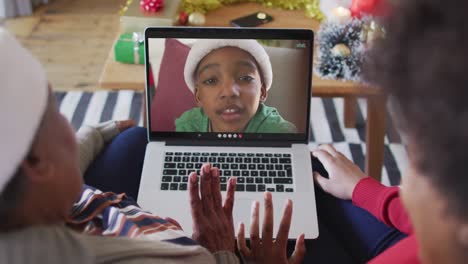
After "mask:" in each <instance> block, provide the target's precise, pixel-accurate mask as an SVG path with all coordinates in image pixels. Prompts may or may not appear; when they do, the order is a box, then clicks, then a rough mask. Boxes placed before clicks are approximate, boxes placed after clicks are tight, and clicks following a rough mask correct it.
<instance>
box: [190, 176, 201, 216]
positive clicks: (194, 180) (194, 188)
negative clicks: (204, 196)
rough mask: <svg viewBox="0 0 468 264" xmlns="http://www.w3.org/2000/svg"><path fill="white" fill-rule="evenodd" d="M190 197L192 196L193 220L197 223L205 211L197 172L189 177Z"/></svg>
mask: <svg viewBox="0 0 468 264" xmlns="http://www.w3.org/2000/svg"><path fill="white" fill-rule="evenodd" d="M189 179H190V181H189V193H190V194H189V196H190V207H191V212H192V218H193V220H194V222H197V221H198V219H199V216H200V214H201V213H202V211H203V208H202V205H201V200H200V196H199V191H198V176H197V173H196V172H192V173H190V175H189Z"/></svg>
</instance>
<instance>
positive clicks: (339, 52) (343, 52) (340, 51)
mask: <svg viewBox="0 0 468 264" xmlns="http://www.w3.org/2000/svg"><path fill="white" fill-rule="evenodd" d="M330 52H331V55H332V56H334V57H347V56H349V55H351V49H349V47H348V46H346V45H345V44H343V43H340V44H336V45H335V46H334V47H333V48H332V49H331V50H330Z"/></svg>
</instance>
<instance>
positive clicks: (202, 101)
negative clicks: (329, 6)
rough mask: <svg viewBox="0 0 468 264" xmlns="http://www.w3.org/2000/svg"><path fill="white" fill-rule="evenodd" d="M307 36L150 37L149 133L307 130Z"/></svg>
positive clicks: (218, 134)
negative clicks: (233, 37)
mask: <svg viewBox="0 0 468 264" xmlns="http://www.w3.org/2000/svg"><path fill="white" fill-rule="evenodd" d="M310 45H311V43H310V41H309V40H284V39H281V40H272V39H261V40H255V39H174V38H167V39H164V38H150V39H149V40H148V50H147V51H148V57H147V58H148V62H149V67H150V68H149V70H148V79H147V80H148V85H149V93H148V96H149V101H148V103H149V111H150V112H149V125H150V127H151V131H152V132H172V133H173V132H190V133H197V134H198V135H202V134H205V133H207V134H211V135H213V136H216V137H219V138H223V137H224V138H227V137H229V138H242V137H246V136H248V135H250V134H305V133H306V130H307V118H308V96H309V95H310V91H309V90H310V80H309V78H310V73H311V72H312V69H311V62H310V60H311V59H310V57H311V54H310V52H311V48H310Z"/></svg>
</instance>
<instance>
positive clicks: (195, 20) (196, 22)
mask: <svg viewBox="0 0 468 264" xmlns="http://www.w3.org/2000/svg"><path fill="white" fill-rule="evenodd" d="M205 21H206V19H205V15H203V14H202V13H199V12H194V13H192V14H190V15H189V17H188V23H189V25H190V26H203V25H204V24H205Z"/></svg>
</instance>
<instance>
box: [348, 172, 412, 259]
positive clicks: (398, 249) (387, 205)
mask: <svg viewBox="0 0 468 264" xmlns="http://www.w3.org/2000/svg"><path fill="white" fill-rule="evenodd" d="M353 204H354V205H356V206H359V207H361V208H363V209H365V210H367V211H369V212H370V213H371V214H373V215H374V216H375V217H377V218H378V219H379V220H380V221H383V222H384V223H385V224H387V225H388V226H391V227H394V228H396V229H398V230H400V231H401V232H403V233H405V234H408V235H409V236H408V237H407V238H405V239H403V240H401V241H400V242H398V243H397V244H395V245H393V246H392V247H390V248H388V249H387V250H385V251H384V252H382V253H381V254H380V255H378V256H377V257H375V258H373V259H372V260H371V261H370V262H369V263H371V264H386V263H389V264H390V263H391V264H393V263H400V264H406V263H407V264H419V263H421V262H420V261H419V258H418V243H417V241H416V237H415V235H414V234H413V227H412V225H411V221H410V219H409V217H408V214H407V213H406V211H405V209H404V208H403V204H402V203H401V199H400V195H399V187H386V186H384V185H382V184H381V183H379V182H377V181H376V180H374V179H372V178H370V177H367V178H364V179H362V180H360V181H359V182H358V184H357V185H356V187H355V188H354V191H353Z"/></svg>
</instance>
